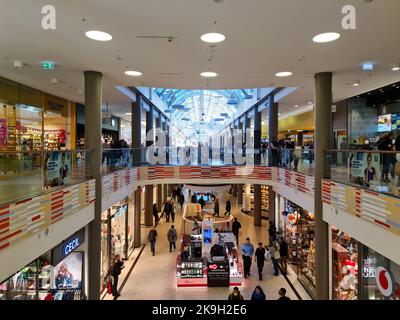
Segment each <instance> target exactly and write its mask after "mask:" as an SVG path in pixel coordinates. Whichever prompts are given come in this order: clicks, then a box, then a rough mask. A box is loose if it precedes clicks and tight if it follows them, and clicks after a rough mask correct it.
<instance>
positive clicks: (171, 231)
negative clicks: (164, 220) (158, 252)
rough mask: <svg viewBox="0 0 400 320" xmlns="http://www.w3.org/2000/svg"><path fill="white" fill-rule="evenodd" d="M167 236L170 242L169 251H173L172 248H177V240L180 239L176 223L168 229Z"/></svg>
mask: <svg viewBox="0 0 400 320" xmlns="http://www.w3.org/2000/svg"><path fill="white" fill-rule="evenodd" d="M167 238H168V242H169V252H171V251H172V248H174V249H176V240H177V239H178V234H177V232H176V229H175V226H174V225H172V226H171V229H169V230H168V233H167Z"/></svg>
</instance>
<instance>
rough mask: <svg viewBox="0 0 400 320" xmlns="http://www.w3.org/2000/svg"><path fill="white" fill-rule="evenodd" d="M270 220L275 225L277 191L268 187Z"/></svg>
mask: <svg viewBox="0 0 400 320" xmlns="http://www.w3.org/2000/svg"><path fill="white" fill-rule="evenodd" d="M268 220H269V221H270V222H272V223H273V224H274V225H275V222H276V221H275V191H274V189H273V188H272V187H268Z"/></svg>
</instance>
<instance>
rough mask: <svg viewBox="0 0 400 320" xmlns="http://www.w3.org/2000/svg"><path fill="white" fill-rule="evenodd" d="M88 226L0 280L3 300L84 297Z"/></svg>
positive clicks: (81, 298)
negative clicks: (86, 229)
mask: <svg viewBox="0 0 400 320" xmlns="http://www.w3.org/2000/svg"><path fill="white" fill-rule="evenodd" d="M83 247H85V229H81V230H80V231H78V232H76V233H75V234H73V235H72V236H71V237H69V238H68V239H67V240H65V241H64V242H62V243H61V244H59V245H58V246H57V247H55V248H53V249H52V250H51V251H49V252H47V253H45V254H43V255H42V256H40V257H38V258H37V259H35V260H34V261H32V262H31V263H29V264H28V265H27V266H26V267H24V268H22V269H21V270H19V271H18V272H16V273H15V274H14V275H12V276H11V277H10V278H8V279H6V280H5V281H3V282H2V283H1V284H0V300H83V299H84V297H85V285H84V283H85V281H84V279H85V276H84V275H85V268H86V265H85V253H86V252H87V250H86V249H85V248H83Z"/></svg>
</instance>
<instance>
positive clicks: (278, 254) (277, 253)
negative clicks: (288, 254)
mask: <svg viewBox="0 0 400 320" xmlns="http://www.w3.org/2000/svg"><path fill="white" fill-rule="evenodd" d="M274 258H275V259H276V260H279V259H280V258H281V254H280V253H279V251H278V250H276V251H275V257H274Z"/></svg>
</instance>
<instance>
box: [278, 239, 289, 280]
mask: <svg viewBox="0 0 400 320" xmlns="http://www.w3.org/2000/svg"><path fill="white" fill-rule="evenodd" d="M279 254H280V255H281V259H280V262H281V270H282V274H285V275H286V274H287V259H288V254H289V253H288V244H287V242H286V241H285V239H282V241H281V244H280V246H279Z"/></svg>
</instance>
